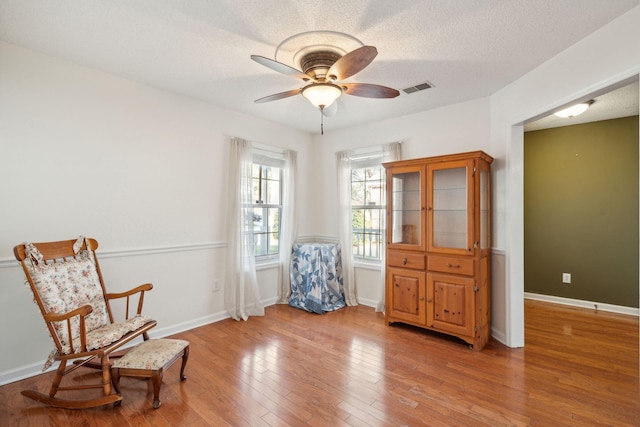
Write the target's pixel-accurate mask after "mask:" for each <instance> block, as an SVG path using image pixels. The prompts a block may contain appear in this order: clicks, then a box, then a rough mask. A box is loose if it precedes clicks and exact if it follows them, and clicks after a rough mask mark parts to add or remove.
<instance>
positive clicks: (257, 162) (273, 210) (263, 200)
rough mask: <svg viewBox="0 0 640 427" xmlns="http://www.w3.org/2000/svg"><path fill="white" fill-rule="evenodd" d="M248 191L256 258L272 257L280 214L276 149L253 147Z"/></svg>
mask: <svg viewBox="0 0 640 427" xmlns="http://www.w3.org/2000/svg"><path fill="white" fill-rule="evenodd" d="M253 152H254V155H253V167H252V171H251V179H252V183H251V191H252V201H253V239H254V244H255V246H254V251H255V256H256V259H258V258H263V259H267V258H270V257H276V256H277V255H278V253H279V248H280V245H279V237H280V218H281V215H282V168H283V166H284V162H283V160H282V159H281V158H277V157H278V155H277V153H268V155H265V154H264V153H263V150H259V149H254V150H253Z"/></svg>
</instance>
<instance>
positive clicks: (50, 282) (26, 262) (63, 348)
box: [13, 237, 156, 409]
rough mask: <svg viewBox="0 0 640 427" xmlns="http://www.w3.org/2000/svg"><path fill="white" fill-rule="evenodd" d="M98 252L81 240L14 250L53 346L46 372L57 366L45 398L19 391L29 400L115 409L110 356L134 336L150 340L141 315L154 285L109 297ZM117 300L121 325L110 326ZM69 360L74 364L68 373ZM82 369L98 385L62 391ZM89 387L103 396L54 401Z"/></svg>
mask: <svg viewBox="0 0 640 427" xmlns="http://www.w3.org/2000/svg"><path fill="white" fill-rule="evenodd" d="M97 248H98V242H97V241H96V240H94V239H90V238H84V237H80V238H79V239H77V240H76V239H74V240H65V241H58V242H47V243H24V244H21V245H18V246H16V247H14V249H13V251H14V254H15V257H16V259H17V260H18V261H19V262H20V264H21V265H22V268H23V270H24V272H25V275H26V278H27V282H28V285H29V287H30V289H31V291H32V292H33V297H34V302H35V303H36V304H37V305H38V308H39V309H40V312H41V313H42V316H43V318H44V321H45V323H46V325H47V328H48V330H49V334H50V335H51V338H52V339H53V341H54V343H55V349H54V350H53V352H52V353H51V355H50V356H49V359H48V361H47V364H45V369H46V368H48V367H49V366H50V365H51V364H52V363H53V362H54V361H59V362H60V365H59V366H58V369H57V372H56V375H55V378H54V380H53V384H52V385H51V388H50V390H49V394H48V395H46V394H44V393H40V392H38V391H35V390H24V391H22V394H23V395H25V396H27V397H29V398H31V399H34V400H37V401H39V402H42V403H46V404H48V405H51V406H56V407H62V408H72V409H81V408H90V407H94V406H100V405H106V404H109V403H114V404H118V403H119V402H120V400H122V396H120V395H119V394H116V393H113V392H112V390H113V388H112V381H111V363H110V361H109V357H110V355H111V356H112V357H113V352H114V351H115V350H117V349H118V348H120V347H121V346H122V345H124V344H126V343H128V342H130V341H131V340H133V339H134V338H136V337H139V336H141V335H142V337H143V339H144V340H145V341H146V340H148V339H149V336H148V335H147V331H148V330H149V329H151V328H153V327H154V326H156V321H155V320H153V319H150V318H148V317H146V316H144V315H142V304H143V301H144V294H145V292H147V291H150V290H151V289H152V287H153V286H152V285H151V284H149V283H147V284H144V285H140V286H138V287H136V288H134V289H131V290H129V291H126V292H120V293H107V292H106V289H105V286H104V282H103V279H102V274H101V272H100V266H99V264H98V258H97V256H96V253H95V251H96V249H97ZM116 299H122V303H123V305H124V306H125V307H123V308H124V320H122V321H120V322H114V318H113V314H112V311H111V305H110V302H111V301H113V300H116ZM136 300H137V306H136V307H134V306H135V302H136ZM130 310H131V311H132V313H130ZM133 310H135V313H133ZM69 361H72V362H73V363H72V365H70V366H69V367H68V368H67V362H69ZM81 366H90V367H94V368H95V367H97V368H99V369H101V371H102V375H101V381H99V382H97V383H94V384H76V385H71V386H66V387H62V386H61V385H60V383H61V381H62V379H63V377H64V376H65V375H67V374H69V373H71V372H73V371H74V370H76V369H77V368H79V367H81ZM43 370H44V369H43ZM90 388H101V389H102V395H97V396H96V397H94V398H87V397H86V392H84V391H83V392H81V393H80V394H81V396H80V398H78V399H75V398H66V397H65V398H59V397H56V394H57V393H58V392H59V391H71V390H85V389H90Z"/></svg>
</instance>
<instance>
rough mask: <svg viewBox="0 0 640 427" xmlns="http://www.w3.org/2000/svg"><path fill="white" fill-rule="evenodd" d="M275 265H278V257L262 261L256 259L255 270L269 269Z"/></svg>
mask: <svg viewBox="0 0 640 427" xmlns="http://www.w3.org/2000/svg"><path fill="white" fill-rule="evenodd" d="M276 267H280V259H278V258H270V259H265V260H262V261H258V260H256V271H260V270H270V269H272V268H276Z"/></svg>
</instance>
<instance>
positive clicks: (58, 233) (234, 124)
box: [0, 43, 313, 383]
mask: <svg viewBox="0 0 640 427" xmlns="http://www.w3.org/2000/svg"><path fill="white" fill-rule="evenodd" d="M0 93H1V94H2V95H1V96H0V182H1V183H2V184H1V185H0V203H1V220H0V236H1V238H0V283H1V286H0V340H1V342H2V345H1V346H0V383H2V382H6V381H7V380H9V379H12V378H16V377H19V376H21V375H26V374H28V373H32V372H33V371H34V369H35V368H39V367H40V366H41V362H42V361H43V360H44V359H45V358H46V356H47V354H48V353H49V351H50V350H51V348H52V343H51V340H50V338H49V337H48V336H47V333H46V330H45V327H44V323H43V321H42V319H41V318H40V315H39V314H38V312H37V308H36V306H35V304H33V303H32V302H31V296H30V291H29V290H28V289H27V288H26V287H24V286H22V282H23V274H22V271H21V270H20V269H19V268H18V263H17V262H16V261H15V259H14V258H13V252H12V250H13V246H14V245H16V244H18V243H21V242H24V241H48V240H61V239H70V238H75V237H76V236H78V235H80V234H83V235H86V236H91V237H95V238H97V239H98V241H99V243H100V248H99V250H98V251H99V255H100V260H101V266H102V270H103V273H104V276H105V280H106V282H107V286H108V288H109V290H110V291H113V292H116V291H121V290H125V289H129V288H131V287H133V286H135V285H137V284H140V283H145V282H151V283H153V284H154V290H153V291H152V293H151V294H150V295H148V296H147V298H145V312H146V313H147V314H149V315H151V316H153V317H155V318H156V319H157V320H158V325H159V326H158V327H156V328H155V329H154V330H153V333H152V335H154V334H155V335H160V334H167V333H171V332H173V331H177V330H179V329H184V328H189V327H193V326H194V325H197V324H201V323H206V322H209V321H212V320H215V319H216V318H221V317H224V316H226V314H225V313H224V304H223V301H224V297H223V294H222V291H220V292H215V293H214V292H212V281H213V280H214V279H223V278H224V272H223V266H224V256H225V248H226V246H225V245H226V243H225V240H226V237H225V226H224V217H225V212H224V198H225V194H226V180H225V177H226V173H227V171H226V163H227V162H226V158H227V147H228V141H229V138H230V137H231V136H239V137H242V138H245V139H249V140H252V141H256V142H260V143H263V144H269V145H273V146H280V147H284V148H291V149H294V150H296V151H297V152H298V161H299V165H300V169H301V170H305V169H308V165H309V163H310V160H309V159H310V147H311V145H312V143H313V140H312V137H311V136H310V135H308V134H307V133H304V132H300V131H295V130H292V129H289V128H286V127H284V126H281V125H276V124H273V123H270V122H267V121H264V120H259V119H255V118H251V117H248V116H245V115H241V114H238V113H234V112H231V111H227V110H224V109H221V108H218V107H215V106H213V105H210V104H206V103H204V102H201V101H198V100H196V99H192V98H188V97H184V96H180V95H176V94H173V93H169V92H166V91H161V90H157V89H154V88H151V87H149V86H145V85H142V84H139V83H136V82H132V81H129V80H126V79H123V78H119V77H116V76H114V75H110V74H106V73H102V72H99V71H96V70H93V69H89V68H86V67H82V66H78V65H75V64H72V63H69V62H66V61H62V60H59V59H55V58H52V57H48V56H45V55H41V54H39V53H36V52H33V51H30V50H26V49H22V48H19V47H16V46H13V45H10V44H6V43H0ZM307 182H308V178H307V177H306V176H305V175H304V174H301V176H300V179H299V181H298V184H299V185H300V186H301V187H303V186H307V185H308V184H307ZM310 209H312V207H308V206H305V205H303V206H301V214H302V217H303V218H308V217H309V212H308V211H309V210H310ZM301 228H302V229H303V230H305V229H308V228H309V225H307V223H306V222H304V221H303V222H302V224H301ZM274 271H275V272H274ZM274 271H269V270H261V271H260V272H259V277H260V278H261V291H262V295H261V297H262V298H264V299H265V300H267V301H273V300H275V298H276V296H277V280H278V278H279V274H278V273H279V271H278V270H277V269H276V270H274ZM221 287H222V286H221ZM222 288H224V287H222Z"/></svg>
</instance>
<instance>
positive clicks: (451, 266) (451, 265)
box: [447, 263, 460, 268]
mask: <svg viewBox="0 0 640 427" xmlns="http://www.w3.org/2000/svg"><path fill="white" fill-rule="evenodd" d="M447 267H449V268H460V264H456V265H453V264H450V263H447Z"/></svg>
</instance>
